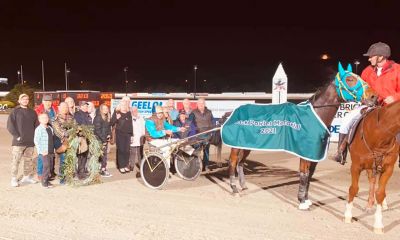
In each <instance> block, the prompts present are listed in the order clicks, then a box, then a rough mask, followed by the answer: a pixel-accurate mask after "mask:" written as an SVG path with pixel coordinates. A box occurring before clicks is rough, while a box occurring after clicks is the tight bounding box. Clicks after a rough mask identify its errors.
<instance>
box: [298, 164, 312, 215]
mask: <svg viewBox="0 0 400 240" xmlns="http://www.w3.org/2000/svg"><path fill="white" fill-rule="evenodd" d="M310 165H311V162H310V161H307V160H304V159H302V158H300V168H299V171H300V181H299V191H298V193H297V199H298V200H299V202H300V204H299V209H300V210H307V209H309V208H310V205H309V203H308V202H306V200H307V199H306V197H308V196H307V190H308V187H307V185H308V183H309V173H310Z"/></svg>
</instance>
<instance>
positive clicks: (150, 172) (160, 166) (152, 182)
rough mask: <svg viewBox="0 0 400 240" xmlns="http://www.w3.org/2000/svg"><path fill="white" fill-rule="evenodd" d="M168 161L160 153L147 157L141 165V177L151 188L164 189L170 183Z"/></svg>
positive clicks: (150, 154)
mask: <svg viewBox="0 0 400 240" xmlns="http://www.w3.org/2000/svg"><path fill="white" fill-rule="evenodd" d="M166 161H167V160H166V159H165V158H164V157H163V156H162V155H161V154H159V153H156V152H153V153H149V154H147V155H145V156H144V157H143V159H142V163H141V164H140V175H141V177H142V179H143V181H144V184H146V186H148V187H149V188H153V189H162V188H163V187H164V186H165V185H166V184H167V182H168V177H169V169H168V164H167V162H166Z"/></svg>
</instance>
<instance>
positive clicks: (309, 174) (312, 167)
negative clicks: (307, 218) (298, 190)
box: [305, 162, 318, 206]
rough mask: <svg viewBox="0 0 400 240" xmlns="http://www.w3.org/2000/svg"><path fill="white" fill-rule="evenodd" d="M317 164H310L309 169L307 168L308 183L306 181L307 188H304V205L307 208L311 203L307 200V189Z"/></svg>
mask: <svg viewBox="0 0 400 240" xmlns="http://www.w3.org/2000/svg"><path fill="white" fill-rule="evenodd" d="M317 164H318V163H317V162H310V168H309V170H308V171H309V172H308V181H307V187H306V194H305V203H306V204H308V205H309V206H311V205H312V202H311V200H310V199H308V189H309V188H310V182H311V179H312V176H313V175H314V173H315V169H316V167H317Z"/></svg>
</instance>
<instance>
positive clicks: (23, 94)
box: [18, 93, 29, 101]
mask: <svg viewBox="0 0 400 240" xmlns="http://www.w3.org/2000/svg"><path fill="white" fill-rule="evenodd" d="M23 97H28V98H29V96H28V94H26V93H22V94H21V95H19V97H18V101H20V100H21V98H23Z"/></svg>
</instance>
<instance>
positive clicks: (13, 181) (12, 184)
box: [11, 177, 19, 187]
mask: <svg viewBox="0 0 400 240" xmlns="http://www.w3.org/2000/svg"><path fill="white" fill-rule="evenodd" d="M18 186H19V184H18V181H17V178H15V177H13V178H11V187H18Z"/></svg>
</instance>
